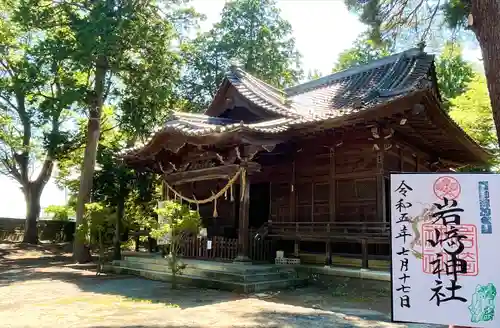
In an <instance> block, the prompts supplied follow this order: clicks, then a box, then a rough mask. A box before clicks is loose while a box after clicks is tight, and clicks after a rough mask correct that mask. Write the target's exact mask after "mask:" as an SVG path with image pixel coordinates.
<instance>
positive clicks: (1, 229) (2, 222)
mask: <svg viewBox="0 0 500 328" xmlns="http://www.w3.org/2000/svg"><path fill="white" fill-rule="evenodd" d="M24 223H25V221H24V220H20V219H12V218H0V240H8V241H21V240H22V239H23V232H24ZM74 231H75V222H71V221H51V220H40V221H38V238H39V239H40V240H48V241H52V242H71V241H73V233H74Z"/></svg>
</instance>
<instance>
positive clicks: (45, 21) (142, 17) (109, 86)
mask: <svg viewBox="0 0 500 328" xmlns="http://www.w3.org/2000/svg"><path fill="white" fill-rule="evenodd" d="M181 2H182V1H180V0H179V1H177V0H169V1H163V2H161V3H157V2H156V1H153V0H137V1H129V0H126V1H116V0H98V1H91V2H89V1H83V0H64V1H58V2H55V3H54V2H52V1H50V0H24V4H25V10H24V11H23V15H22V17H23V18H24V19H25V20H26V21H27V22H29V23H30V24H32V26H35V27H38V28H40V29H42V30H48V29H55V32H54V34H55V35H56V36H57V40H58V42H59V44H61V45H64V47H65V50H66V51H67V52H68V53H69V55H70V58H71V60H72V62H73V65H74V66H75V67H77V68H78V69H79V70H81V71H84V72H86V73H87V77H88V83H87V85H86V87H85V89H84V90H82V92H83V93H84V95H85V107H86V109H87V115H88V123H87V129H86V146H85V153H84V157H83V164H82V167H81V175H80V187H79V192H78V203H77V208H76V223H77V226H79V225H85V220H84V211H85V204H86V203H88V202H89V200H90V195H91V190H92V183H93V179H92V176H93V174H94V166H95V161H96V154H97V146H98V141H99V134H100V125H101V115H102V109H103V107H104V106H105V104H106V103H113V102H119V101H124V102H127V103H128V105H129V106H120V109H122V112H121V113H120V116H121V118H123V121H124V122H125V123H124V125H127V124H128V123H130V122H137V120H138V119H139V118H140V119H142V120H144V121H145V122H148V120H149V119H148V117H155V116H156V115H155V114H157V113H159V112H160V109H165V108H168V107H169V106H165V104H166V102H168V101H169V100H171V99H172V97H170V96H169V95H171V93H172V92H173V88H174V85H175V83H176V81H177V78H178V76H179V73H180V66H181V63H180V58H179V56H178V51H177V49H176V48H175V46H176V45H175V41H176V40H177V36H178V34H177V31H176V26H178V25H177V24H178V23H179V22H180V21H181V22H183V21H185V20H186V19H189V12H186V11H184V10H182V11H181V12H179V10H178V7H177V4H178V3H181ZM179 13H180V15H179ZM139 77H140V79H139ZM135 83H137V84H135ZM132 94H133V95H135V96H137V97H134V96H131V95H132ZM130 99H134V100H133V101H131V100H130ZM143 127H144V125H143ZM149 128H151V127H149ZM73 252H74V258H75V260H76V261H78V262H85V261H88V260H89V256H88V252H87V251H86V249H85V247H84V245H83V243H82V242H81V240H79V239H75V245H74V250H73Z"/></svg>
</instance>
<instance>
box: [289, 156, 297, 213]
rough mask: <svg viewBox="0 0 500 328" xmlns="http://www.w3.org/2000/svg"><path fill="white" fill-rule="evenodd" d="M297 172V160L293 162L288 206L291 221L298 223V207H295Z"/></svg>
mask: <svg viewBox="0 0 500 328" xmlns="http://www.w3.org/2000/svg"><path fill="white" fill-rule="evenodd" d="M296 175H297V174H296V171H295V159H294V160H293V162H292V176H291V180H290V199H289V200H288V204H289V206H290V220H289V221H291V222H295V221H296V212H297V211H296V209H295V207H296V205H295V200H296V197H295V195H296V193H295V182H296Z"/></svg>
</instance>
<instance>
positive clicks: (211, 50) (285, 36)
mask: <svg viewBox="0 0 500 328" xmlns="http://www.w3.org/2000/svg"><path fill="white" fill-rule="evenodd" d="M185 50H186V53H187V58H188V59H187V60H188V65H189V67H188V69H187V71H186V74H185V76H184V85H185V86H186V88H185V95H186V98H187V99H189V100H190V101H192V102H193V103H195V104H196V105H197V106H196V108H193V109H194V110H200V109H202V108H203V107H204V106H205V105H207V103H208V102H209V101H210V100H211V99H212V98H213V96H214V95H215V92H216V91H217V87H218V86H219V84H220V82H221V81H222V79H223V77H224V73H225V71H226V70H227V69H228V67H229V65H230V61H235V62H237V63H238V65H240V66H242V68H244V69H245V70H246V71H248V72H249V73H251V74H254V75H256V76H257V77H259V78H261V79H263V80H264V81H266V82H267V83H269V84H271V85H273V86H276V87H285V86H289V85H291V84H294V83H295V82H297V81H298V80H299V79H300V77H301V76H302V71H301V69H300V63H299V60H300V55H299V53H298V51H297V50H296V48H295V40H294V38H293V37H292V27H291V25H290V23H289V22H287V21H286V20H284V19H283V18H282V17H281V16H280V10H279V9H278V7H277V6H276V1H274V0H232V1H228V2H226V4H225V6H224V9H223V10H222V15H221V20H220V21H219V22H218V23H217V24H215V25H214V26H213V28H212V29H211V30H210V31H208V32H207V33H203V34H201V35H199V36H198V37H197V38H196V39H195V40H194V41H193V42H192V43H190V44H186V45H185Z"/></svg>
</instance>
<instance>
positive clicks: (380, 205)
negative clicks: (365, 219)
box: [376, 145, 386, 222]
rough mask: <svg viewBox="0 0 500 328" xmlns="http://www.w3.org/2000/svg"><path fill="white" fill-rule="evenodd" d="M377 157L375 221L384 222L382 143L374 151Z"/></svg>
mask: <svg viewBox="0 0 500 328" xmlns="http://www.w3.org/2000/svg"><path fill="white" fill-rule="evenodd" d="M376 157H377V174H376V179H377V191H376V195H377V196H376V197H377V221H378V222H385V215H386V211H385V178H384V147H383V145H382V146H381V147H380V149H379V150H378V151H377V153H376Z"/></svg>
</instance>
